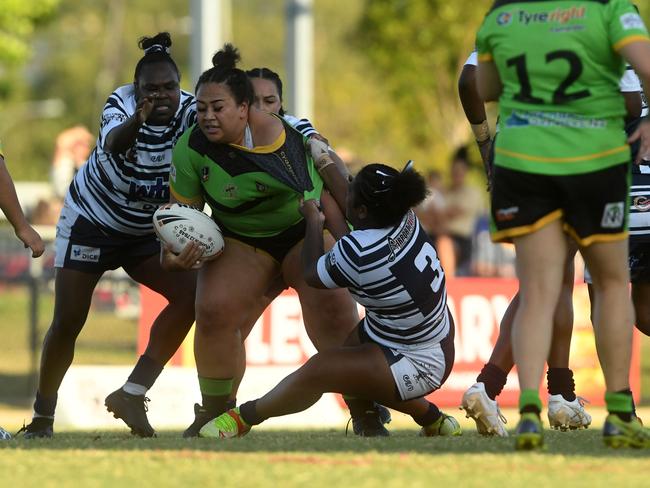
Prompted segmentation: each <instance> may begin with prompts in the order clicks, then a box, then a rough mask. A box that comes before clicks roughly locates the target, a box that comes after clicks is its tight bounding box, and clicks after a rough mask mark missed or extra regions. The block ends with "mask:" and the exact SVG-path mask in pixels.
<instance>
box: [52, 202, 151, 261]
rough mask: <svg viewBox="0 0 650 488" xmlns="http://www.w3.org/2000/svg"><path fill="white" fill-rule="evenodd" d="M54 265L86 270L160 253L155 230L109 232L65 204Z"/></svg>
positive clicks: (57, 232) (58, 228) (60, 221)
mask: <svg viewBox="0 0 650 488" xmlns="http://www.w3.org/2000/svg"><path fill="white" fill-rule="evenodd" d="M55 249H56V256H55V258H54V266H55V267H57V268H64V269H74V270H76V271H83V272H86V273H103V272H105V271H108V270H109V269H117V268H120V267H123V268H126V267H129V266H133V265H136V264H138V263H141V262H142V261H144V260H145V259H148V258H150V257H151V256H153V255H156V254H159V253H160V242H159V241H158V239H157V238H156V235H155V234H153V233H152V234H147V235H145V236H133V237H127V236H123V235H109V234H108V233H106V232H105V231H103V230H101V229H100V228H99V227H97V226H96V225H95V224H93V223H92V222H91V221H90V220H88V219H86V218H85V217H83V216H82V215H80V214H78V213H77V212H76V211H75V210H74V209H72V208H71V207H69V206H68V205H64V206H63V209H62V210H61V217H60V218H59V222H58V223H57V225H56V241H55Z"/></svg>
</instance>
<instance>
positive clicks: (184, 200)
mask: <svg viewBox="0 0 650 488" xmlns="http://www.w3.org/2000/svg"><path fill="white" fill-rule="evenodd" d="M169 192H170V193H171V194H172V196H173V197H174V198H175V199H176V200H178V201H179V202H181V203H184V204H186V205H196V204H200V203H203V197H201V196H198V197H192V198H187V197H184V196H182V195H179V194H178V193H176V192H175V191H174V189H173V188H172V187H171V185H170V186H169Z"/></svg>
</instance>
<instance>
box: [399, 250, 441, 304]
mask: <svg viewBox="0 0 650 488" xmlns="http://www.w3.org/2000/svg"><path fill="white" fill-rule="evenodd" d="M414 255H415V257H413V256H414ZM390 270H391V272H392V273H393V275H394V276H395V277H396V278H397V279H398V280H399V282H400V283H401V285H402V286H403V287H404V289H405V290H406V291H407V292H408V294H409V296H410V297H411V299H412V300H413V302H414V303H415V304H416V306H417V307H418V308H419V309H420V312H421V313H422V315H424V316H425V317H426V316H428V315H429V314H431V313H432V312H433V311H434V309H435V308H436V305H437V304H438V296H439V293H440V292H441V288H442V286H443V283H444V280H445V273H444V271H443V270H442V267H441V266H440V260H439V259H438V255H437V253H436V250H435V248H434V247H433V246H432V245H431V243H430V242H428V241H427V240H426V239H423V238H422V237H419V238H418V240H417V241H416V242H415V243H414V244H413V247H412V248H411V249H410V250H409V251H408V254H407V255H406V256H404V257H403V258H402V259H400V260H398V261H397V262H396V263H395V264H394V265H393V266H391V268H390ZM432 292H433V293H432Z"/></svg>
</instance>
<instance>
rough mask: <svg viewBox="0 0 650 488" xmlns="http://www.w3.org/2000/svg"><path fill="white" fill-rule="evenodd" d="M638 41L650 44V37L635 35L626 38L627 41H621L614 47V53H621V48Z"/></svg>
mask: <svg viewBox="0 0 650 488" xmlns="http://www.w3.org/2000/svg"><path fill="white" fill-rule="evenodd" d="M636 41H643V42H650V37H648V36H645V35H643V34H635V35H633V36H630V37H626V38H625V39H621V40H620V41H618V42H617V43H616V44H614V45H613V46H612V47H613V48H614V51H619V50H620V49H621V48H623V47H625V46H627V45H628V44H631V43H633V42H636Z"/></svg>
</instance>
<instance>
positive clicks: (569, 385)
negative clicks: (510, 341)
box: [546, 368, 576, 402]
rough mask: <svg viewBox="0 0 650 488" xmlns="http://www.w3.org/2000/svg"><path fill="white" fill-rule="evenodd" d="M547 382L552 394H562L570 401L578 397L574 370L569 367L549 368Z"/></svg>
mask: <svg viewBox="0 0 650 488" xmlns="http://www.w3.org/2000/svg"><path fill="white" fill-rule="evenodd" d="M546 383H547V385H548V392H549V393H550V394H551V395H562V397H563V398H564V399H565V400H566V401H568V402H572V401H574V400H575V399H576V393H575V390H576V384H575V381H573V371H571V370H570V369H569V368H548V371H547V372H546Z"/></svg>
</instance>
